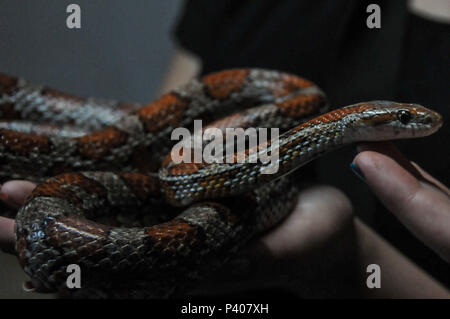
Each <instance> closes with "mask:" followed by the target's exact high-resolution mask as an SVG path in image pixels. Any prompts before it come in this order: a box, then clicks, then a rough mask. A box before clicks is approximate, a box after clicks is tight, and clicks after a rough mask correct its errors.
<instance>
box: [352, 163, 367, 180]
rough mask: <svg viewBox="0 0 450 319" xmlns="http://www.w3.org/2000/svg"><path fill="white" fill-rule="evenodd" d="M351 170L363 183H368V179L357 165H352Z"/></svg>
mask: <svg viewBox="0 0 450 319" xmlns="http://www.w3.org/2000/svg"><path fill="white" fill-rule="evenodd" d="M350 168H351V170H352V172H353V173H355V175H356V176H358V177H359V178H360V179H361V180H362V181H364V182H365V181H366V178H365V177H364V174H363V173H362V172H361V169H360V168H359V167H358V165H356V164H355V163H353V162H352V163H350Z"/></svg>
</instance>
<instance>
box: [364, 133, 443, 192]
mask: <svg viewBox="0 0 450 319" xmlns="http://www.w3.org/2000/svg"><path fill="white" fill-rule="evenodd" d="M356 149H357V151H358V152H364V151H374V152H377V153H381V154H385V155H387V156H389V157H390V158H392V159H393V160H395V161H396V162H397V163H398V164H399V165H400V166H402V167H403V168H404V169H405V170H407V171H408V172H409V173H410V174H411V175H413V176H414V177H415V178H417V179H418V180H419V181H423V182H426V183H428V184H430V185H432V186H434V187H436V188H438V189H441V190H442V191H443V192H444V193H447V194H450V192H449V190H448V188H446V187H445V186H444V185H443V184H442V183H440V182H439V181H437V180H436V179H435V178H433V177H432V176H431V175H429V174H428V173H426V172H425V171H424V170H423V169H422V168H420V167H419V166H418V165H417V164H415V163H413V162H411V161H410V160H408V159H407V158H406V157H405V156H404V155H403V154H402V153H401V152H400V151H399V150H398V148H397V147H396V146H395V145H394V143H392V142H372V143H370V142H365V143H360V144H358V145H357V147H356Z"/></svg>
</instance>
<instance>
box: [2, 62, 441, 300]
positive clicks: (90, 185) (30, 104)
mask: <svg viewBox="0 0 450 319" xmlns="http://www.w3.org/2000/svg"><path fill="white" fill-rule="evenodd" d="M325 110H326V99H325V96H324V94H323V93H322V91H321V90H320V89H319V88H318V87H317V86H315V85H314V84H313V83H312V82H310V81H308V80H305V79H302V78H300V77H297V76H294V75H290V74H286V73H282V72H278V71H270V70H262V69H232V70H225V71H221V72H217V73H214V74H210V75H207V76H204V77H203V78H200V79H194V80H192V81H190V82H189V83H188V84H186V85H185V86H183V87H181V88H179V89H176V90H174V91H173V92H170V93H168V94H166V95H164V96H162V97H161V98H160V99H158V100H156V101H155V102H153V103H150V104H149V105H145V106H140V105H137V104H134V103H117V102H114V101H105V100H97V99H83V98H79V97H75V96H72V95H68V94H64V93H61V92H57V91H54V90H52V89H49V88H45V87H42V86H37V85H33V84H29V83H27V82H26V81H24V80H19V79H16V78H14V77H10V76H6V75H0V119H1V121H0V176H1V177H2V179H3V180H6V179H8V178H26V179H31V180H34V181H36V182H40V184H39V185H38V186H37V187H36V188H35V190H34V191H33V192H32V194H31V196H30V197H29V198H28V199H27V201H26V203H25V204H24V205H23V207H22V208H21V209H20V210H19V212H18V213H17V216H16V251H17V255H18V258H19V261H20V264H21V266H22V267H23V269H24V270H25V272H26V273H27V274H28V275H29V276H30V277H31V281H32V284H33V286H35V287H37V288H38V289H41V290H51V291H54V290H64V289H65V282H66V278H67V273H66V267H67V266H68V265H69V264H78V265H79V266H80V268H81V270H82V287H83V289H81V291H83V292H85V293H86V292H87V295H89V296H100V297H107V296H112V297H123V296H127V297H130V296H132V297H168V296H171V295H174V294H183V292H186V291H187V290H188V289H189V287H192V286H193V285H195V283H196V282H197V281H198V280H199V279H202V278H205V277H206V276H208V275H209V274H210V273H212V272H213V271H214V270H215V269H217V268H219V267H223V265H226V261H227V260H228V259H229V258H230V256H232V255H233V253H234V252H236V251H237V250H238V249H239V248H240V247H242V245H244V244H245V243H246V242H247V241H248V240H249V239H250V238H252V237H254V236H255V235H256V234H258V233H261V232H263V231H265V230H267V229H269V228H270V227H273V226H274V225H276V224H277V223H278V222H279V221H280V220H281V219H283V217H284V216H286V215H287V214H288V213H289V212H290V211H291V210H292V207H293V205H294V204H295V194H296V193H297V191H298V187H297V185H296V183H294V182H292V180H291V179H289V176H288V177H286V175H288V174H289V173H290V172H292V171H293V170H295V169H297V168H299V167H301V166H303V165H304V164H306V163H307V162H309V161H311V160H313V159H315V158H317V157H319V156H321V155H323V154H325V153H326V152H328V151H331V150H334V149H336V148H338V147H341V146H344V145H347V144H349V143H353V142H357V141H377V140H388V139H395V138H410V137H420V136H426V135H429V134H431V133H433V132H435V131H436V130H437V129H438V128H439V127H440V126H441V125H442V118H441V117H440V115H439V114H437V113H435V112H434V111H431V110H429V109H426V108H424V107H422V106H420V105H415V104H402V103H395V102H387V101H373V102H364V103H358V104H355V105H351V106H348V107H344V108H340V109H337V110H333V111H331V112H329V113H324V111H325ZM405 114H406V115H405ZM80 118H81V119H82V120H80ZM195 119H202V120H204V121H206V122H208V123H210V124H209V126H212V127H219V128H225V127H243V128H245V127H279V128H280V129H281V130H282V131H283V132H284V133H283V134H282V135H281V136H280V137H279V143H273V141H269V142H268V143H267V145H265V149H266V151H267V150H268V151H269V152H271V153H273V154H277V155H278V158H279V160H278V162H277V163H278V164H279V170H278V172H276V173H275V174H263V173H262V171H263V170H264V168H265V165H266V164H263V163H259V162H256V163H253V162H251V161H250V160H246V161H245V162H244V163H230V164H218V163H212V164H206V163H199V164H195V163H179V164H175V163H173V162H172V161H171V158H170V156H169V157H166V155H167V154H169V152H170V149H171V147H172V145H173V144H172V143H171V141H170V134H171V132H172V131H173V129H175V128H176V127H186V128H190V129H191V128H192V125H193V124H192V123H193V120H195ZM259 150H260V148H257V149H253V150H252V149H250V150H246V153H245V154H241V155H242V156H244V158H246V159H250V157H251V156H254V154H257V153H258V152H259ZM243 203H244V204H243ZM318 213H320V212H318Z"/></svg>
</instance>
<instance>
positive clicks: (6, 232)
mask: <svg viewBox="0 0 450 319" xmlns="http://www.w3.org/2000/svg"><path fill="white" fill-rule="evenodd" d="M35 187H36V185H35V184H33V183H31V182H28V181H19V180H15V181H9V182H6V183H5V184H3V185H2V187H1V189H0V199H1V200H2V201H4V202H5V203H6V204H7V205H8V206H10V207H11V208H13V209H18V208H20V207H21V206H22V205H23V204H24V203H25V200H26V198H27V197H28V195H30V194H31V192H32V190H33V189H34V188H35ZM14 245H15V239H14V220H13V219H11V218H6V217H1V216H0V249H1V250H3V251H5V252H9V253H13V252H14Z"/></svg>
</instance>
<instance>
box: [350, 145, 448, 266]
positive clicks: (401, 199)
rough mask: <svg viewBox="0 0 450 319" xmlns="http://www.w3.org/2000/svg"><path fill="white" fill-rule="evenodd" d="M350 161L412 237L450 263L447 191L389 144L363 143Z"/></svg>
mask: <svg viewBox="0 0 450 319" xmlns="http://www.w3.org/2000/svg"><path fill="white" fill-rule="evenodd" d="M358 148H359V151H360V152H361V153H359V154H358V155H357V156H356V157H355V159H354V161H353V163H354V164H356V166H357V167H359V169H360V170H361V172H362V175H363V176H364V180H365V181H366V183H367V184H368V185H369V187H370V188H371V189H372V190H373V192H374V193H375V195H376V196H377V197H378V198H379V199H380V200H381V202H382V203H383V204H384V205H385V206H386V208H388V209H389V210H390V211H391V212H392V213H393V214H394V215H395V216H396V217H397V218H398V219H399V220H400V221H401V222H402V223H403V224H404V225H405V226H406V227H407V228H408V229H409V230H410V231H411V232H412V233H413V234H414V235H415V236H417V237H418V238H419V239H420V240H421V241H423V242H424V243H425V244H426V245H428V246H429V247H430V248H431V249H433V250H434V251H435V252H436V253H437V254H438V255H439V256H441V257H442V259H444V260H446V261H447V262H450V190H449V189H448V188H447V187H446V186H445V185H443V184H441V183H440V182H439V181H437V180H436V179H435V178H433V177H432V176H430V175H429V174H428V173H427V172H425V171H424V170H423V169H421V168H420V167H419V166H418V165H417V164H415V163H412V162H410V161H409V160H407V159H406V158H405V157H404V156H403V155H402V154H401V153H400V152H399V151H398V150H397V149H396V148H395V146H394V145H393V144H392V143H364V144H361V145H360V146H358Z"/></svg>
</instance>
